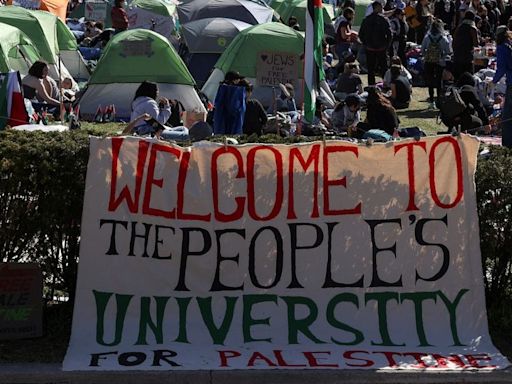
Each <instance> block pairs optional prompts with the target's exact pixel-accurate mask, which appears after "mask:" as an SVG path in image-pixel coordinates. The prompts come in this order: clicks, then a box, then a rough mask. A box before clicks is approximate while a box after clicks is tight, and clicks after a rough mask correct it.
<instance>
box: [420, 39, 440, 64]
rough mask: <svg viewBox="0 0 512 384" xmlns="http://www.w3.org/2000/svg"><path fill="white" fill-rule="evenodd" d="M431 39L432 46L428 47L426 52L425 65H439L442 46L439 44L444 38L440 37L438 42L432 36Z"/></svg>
mask: <svg viewBox="0 0 512 384" xmlns="http://www.w3.org/2000/svg"><path fill="white" fill-rule="evenodd" d="M428 38H429V39H430V44H429V45H428V47H427V50H426V51H425V57H424V58H423V59H424V61H425V63H435V64H437V63H439V61H440V60H441V45H440V44H439V42H440V41H441V39H442V38H443V37H442V36H439V38H438V39H437V40H434V39H433V38H432V36H431V35H429V36H428Z"/></svg>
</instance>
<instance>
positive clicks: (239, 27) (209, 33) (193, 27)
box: [181, 17, 251, 53]
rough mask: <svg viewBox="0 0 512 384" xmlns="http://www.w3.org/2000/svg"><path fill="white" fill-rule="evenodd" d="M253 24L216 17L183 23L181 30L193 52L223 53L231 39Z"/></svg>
mask: <svg viewBox="0 0 512 384" xmlns="http://www.w3.org/2000/svg"><path fill="white" fill-rule="evenodd" d="M249 27H251V24H248V23H245V22H243V21H239V20H235V19H228V18H224V17H215V18H210V19H199V20H195V21H191V22H189V23H186V24H183V25H182V26H181V32H182V34H183V37H184V39H185V42H186V43H187V47H188V50H189V52H191V53H222V52H224V51H225V50H226V48H227V47H228V46H229V44H230V43H231V41H233V39H234V38H235V37H236V36H237V35H238V34H239V33H240V32H241V31H243V30H244V29H247V28H249Z"/></svg>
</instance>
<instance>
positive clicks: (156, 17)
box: [128, 0, 176, 38]
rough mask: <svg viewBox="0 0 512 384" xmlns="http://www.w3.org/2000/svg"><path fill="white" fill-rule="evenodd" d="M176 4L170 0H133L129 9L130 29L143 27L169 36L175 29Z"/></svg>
mask: <svg viewBox="0 0 512 384" xmlns="http://www.w3.org/2000/svg"><path fill="white" fill-rule="evenodd" d="M175 13H176V4H175V3H174V2H172V1H168V0H133V1H132V2H131V3H130V7H129V9H128V21H129V27H128V28H130V29H136V28H143V29H150V30H152V31H155V32H157V33H159V34H161V35H163V36H165V37H167V38H169V37H170V36H171V34H172V32H173V31H174V17H175Z"/></svg>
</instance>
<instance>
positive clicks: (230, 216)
mask: <svg viewBox="0 0 512 384" xmlns="http://www.w3.org/2000/svg"><path fill="white" fill-rule="evenodd" d="M225 154H231V155H233V156H234V157H235V158H236V162H237V168H238V170H237V173H236V178H237V179H240V178H243V177H245V174H244V162H243V159H242V155H241V154H240V151H238V149H236V148H234V147H222V148H219V149H217V150H216V151H215V152H213V155H212V162H211V170H212V193H213V210H214V216H215V220H217V221H220V222H222V223H226V222H229V221H236V220H238V219H240V218H241V217H242V216H243V214H244V206H245V197H241V196H237V197H235V202H236V210H235V211H234V212H232V213H223V212H221V211H220V209H219V174H218V171H217V168H218V159H219V157H220V156H222V155H225Z"/></svg>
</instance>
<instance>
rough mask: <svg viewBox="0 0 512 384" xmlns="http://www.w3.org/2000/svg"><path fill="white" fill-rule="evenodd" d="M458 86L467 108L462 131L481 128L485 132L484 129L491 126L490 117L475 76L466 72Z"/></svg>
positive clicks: (460, 78) (463, 117)
mask: <svg viewBox="0 0 512 384" xmlns="http://www.w3.org/2000/svg"><path fill="white" fill-rule="evenodd" d="M457 86H458V87H459V92H460V97H461V99H462V100H463V101H464V103H466V106H467V108H466V111H464V114H463V116H462V117H461V119H462V121H461V129H462V130H463V131H465V130H470V129H474V128H478V127H481V130H482V131H483V130H484V127H485V126H487V125H489V116H488V115H487V112H486V110H485V108H484V105H483V104H482V101H481V100H480V98H479V97H478V93H477V91H476V88H475V79H474V78H473V75H472V74H471V73H469V72H464V73H463V74H462V75H461V76H460V77H459V80H458V81H457Z"/></svg>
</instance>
